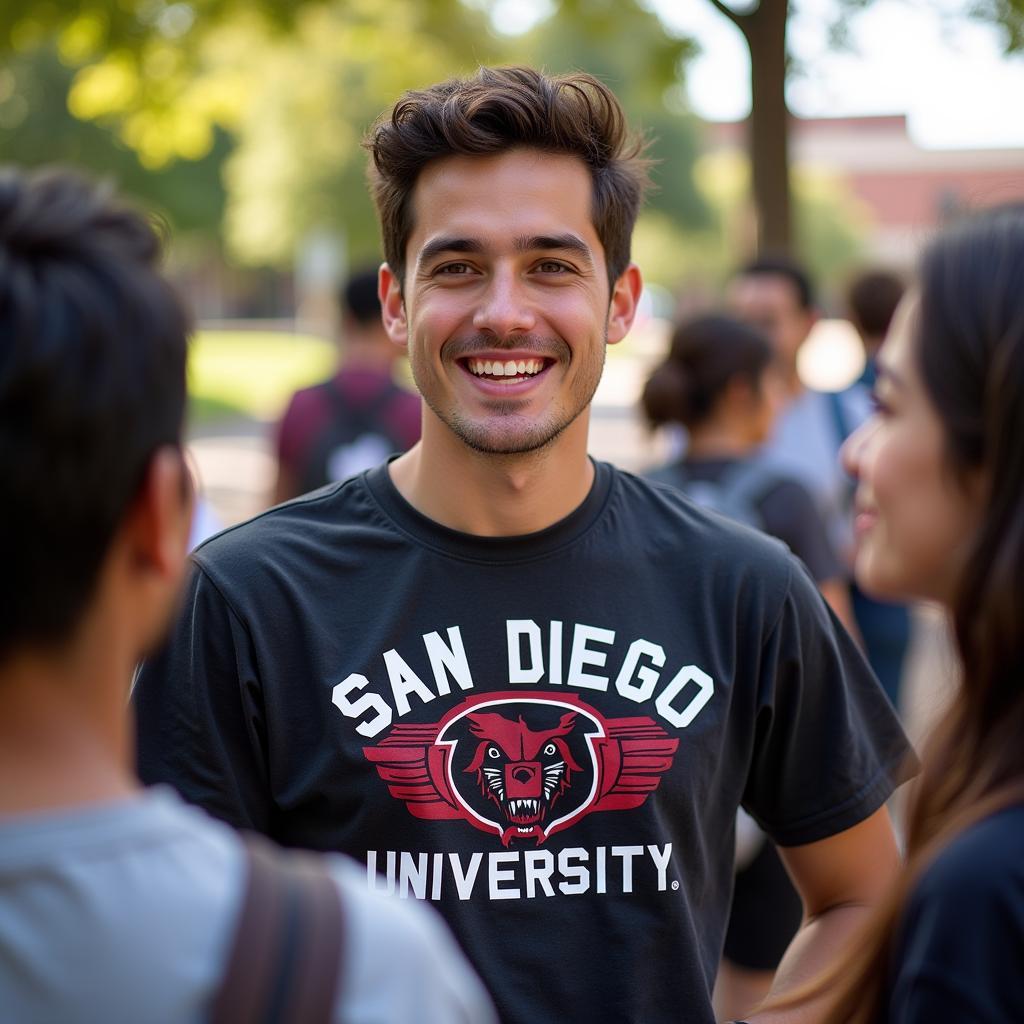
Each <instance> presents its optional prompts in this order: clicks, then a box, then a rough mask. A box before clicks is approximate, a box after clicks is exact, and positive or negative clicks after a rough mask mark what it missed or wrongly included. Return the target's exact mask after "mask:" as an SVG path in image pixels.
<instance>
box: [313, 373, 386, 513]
mask: <svg viewBox="0 0 1024 1024" xmlns="http://www.w3.org/2000/svg"><path fill="white" fill-rule="evenodd" d="M319 387H320V390H321V391H322V393H323V395H324V397H325V398H326V399H327V405H328V406H329V407H330V410H331V418H330V421H329V422H328V424H327V425H326V426H325V427H324V429H323V431H322V432H321V433H320V435H319V436H318V437H317V438H316V441H315V443H314V444H313V445H311V446H310V449H309V451H308V452H307V454H306V458H305V459H304V461H303V463H302V474H301V479H300V480H299V490H300V492H301V493H303V494H304V493H306V492H307V491H315V490H316V489H317V488H318V487H323V486H324V485H325V484H330V483H334V482H336V481H338V480H346V479H348V477H350V476H355V475H356V474H357V473H361V472H362V471H363V470H364V469H370V468H372V467H373V466H376V465H379V464H380V463H381V462H383V461H384V460H385V459H386V458H387V457H388V456H389V455H391V454H392V453H394V452H400V451H404V450H405V446H406V442H403V441H402V440H401V439H400V438H399V437H397V436H396V435H395V433H394V428H393V427H392V426H391V424H390V423H389V422H388V417H387V409H388V406H390V405H391V403H392V401H393V400H394V399H395V398H397V397H399V396H401V395H403V394H404V392H403V391H402V389H401V388H400V387H398V385H397V384H393V383H390V382H389V383H388V384H386V385H385V386H384V387H382V388H381V390H380V391H378V392H377V393H376V394H375V395H373V397H372V398H370V399H369V400H367V401H363V402H361V403H356V402H353V401H352V400H351V399H350V398H349V397H348V396H347V395H344V394H342V393H341V391H340V390H339V389H338V384H337V382H336V381H333V380H331V381H325V382H324V383H323V384H321V385H320V386H319Z"/></svg>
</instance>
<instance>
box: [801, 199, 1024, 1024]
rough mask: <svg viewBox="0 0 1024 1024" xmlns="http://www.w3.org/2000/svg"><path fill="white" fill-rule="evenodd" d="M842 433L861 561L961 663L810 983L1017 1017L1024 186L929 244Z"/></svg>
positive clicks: (1021, 879)
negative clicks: (862, 890)
mask: <svg viewBox="0 0 1024 1024" xmlns="http://www.w3.org/2000/svg"><path fill="white" fill-rule="evenodd" d="M876 398H877V404H878V411H877V413H876V414H875V416H874V417H873V418H872V419H871V420H870V421H869V422H868V423H867V424H865V425H864V426H862V427H861V428H860V429H859V430H858V431H857V432H856V433H855V434H854V435H853V436H852V437H851V438H850V440H849V441H848V442H847V444H846V446H845V448H844V453H843V454H844V462H845V465H846V467H847V468H848V469H849V470H850V472H851V473H853V474H854V475H855V476H856V478H857V480H858V486H857V495H856V507H857V519H856V536H857V550H856V563H855V566H856V574H857V579H858V581H859V582H860V584H861V585H862V586H863V587H864V588H865V589H866V590H868V591H869V592H871V593H873V594H876V595H878V596H880V597H885V598H923V599H926V600H931V601H938V602H941V603H942V604H944V605H946V606H947V607H948V608H949V610H950V612H951V614H952V617H953V623H954V627H955V633H956V640H957V646H958V648H959V653H960V656H961V658H962V661H963V681H962V683H961V686H960V688H959V691H958V693H957V694H956V696H955V699H954V701H953V703H952V705H951V707H950V708H949V710H948V712H947V713H946V714H945V717H944V718H943V719H942V721H941V722H940V724H939V725H938V727H937V728H936V730H935V732H934V733H933V735H932V737H931V739H930V741H929V743H928V745H927V747H926V750H925V754H924V757H923V761H924V768H923V771H922V774H921V777H920V780H919V783H918V785H917V789H916V796H915V799H914V802H913V805H912V808H911V813H910V820H909V862H908V865H907V868H906V871H905V873H904V875H903V877H902V881H901V883H900V884H899V886H898V887H897V889H896V890H895V891H894V892H893V894H892V896H891V898H890V900H889V902H888V905H887V906H885V907H884V909H883V910H882V911H880V912H879V914H878V916H877V918H876V919H875V921H874V923H873V925H872V926H871V927H870V929H869V930H868V931H867V932H866V933H865V935H864V937H863V939H862V941H861V943H860V945H859V947H858V948H857V949H856V952H855V954H854V955H853V956H852V957H850V958H848V959H847V960H846V961H845V962H840V963H839V964H838V965H837V966H836V968H835V969H834V970H833V971H832V972H831V973H830V975H828V976H827V977H825V978H824V979H822V980H821V981H820V982H819V983H818V984H817V985H816V986H815V987H814V989H813V990H812V991H811V992H809V993H808V994H807V998H818V999H820V1000H821V1001H822V1003H826V1004H827V1005H828V1006H829V1008H830V1010H829V1013H828V1015H827V1019H828V1020H829V1021H830V1022H832V1024H869V1022H871V1024H875V1022H879V1021H892V1022H897V1021H898V1022H900V1024H918V1022H920V1024H924V1022H928V1024H933V1022H935V1021H985V1022H986V1024H997V1022H1006V1024H1010V1022H1019V1021H1022V1020H1024V969H1022V968H1024V961H1022V950H1024V745H1022V743H1021V737H1022V736H1024V573H1022V566H1024V206H1013V207H1004V208H999V209H996V210H992V211H989V212H986V213H983V214H981V215H978V216H976V217H975V218H973V219H971V220H967V221H965V222H963V223H961V224H960V225H958V226H956V227H954V228H952V229H951V230H949V231H948V232H947V233H945V234H944V235H942V236H940V237H939V238H938V239H937V240H936V241H935V242H934V243H933V244H932V246H931V247H930V248H929V250H928V251H927V252H926V254H925V256H924V258H923V260H922V263H921V268H920V276H919V281H918V285H917V288H916V290H914V291H913V292H912V293H911V295H910V298H909V299H908V300H905V302H904V304H903V305H902V306H901V308H900V312H899V313H898V314H897V319H896V322H895V324H894V328H893V331H892V333H891V335H890V337H889V339H888V340H887V341H886V343H885V345H884V346H883V348H882V352H881V355H880V357H879V369H878V381H877V385H876Z"/></svg>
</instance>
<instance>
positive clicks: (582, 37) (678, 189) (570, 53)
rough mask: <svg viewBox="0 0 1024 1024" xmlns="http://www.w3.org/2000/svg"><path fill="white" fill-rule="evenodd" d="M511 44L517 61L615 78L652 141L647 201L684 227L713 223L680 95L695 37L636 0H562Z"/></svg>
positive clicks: (628, 109) (692, 129)
mask: <svg viewBox="0 0 1024 1024" xmlns="http://www.w3.org/2000/svg"><path fill="white" fill-rule="evenodd" d="M624 39H628V40H629V45H628V46H624V45H622V40H624ZM511 45H512V53H513V55H514V57H515V58H516V59H518V60H522V61H525V62H527V63H531V64H535V65H539V66H541V67H544V68H546V69H547V70H549V71H552V72H564V71H573V70H579V69H582V70H584V71H589V72H590V73H591V74H593V75H596V76H597V77H598V78H600V79H601V80H602V81H603V82H605V83H606V84H607V85H609V86H610V87H611V88H612V89H613V90H614V91H615V94H616V95H617V96H618V98H619V99H620V100H621V101H622V105H623V107H624V108H625V110H626V114H627V116H628V117H629V120H630V123H631V124H632V125H633V126H635V127H636V128H638V129H639V130H640V131H642V132H643V133H644V134H645V135H647V137H648V138H649V140H650V149H649V154H650V156H651V157H652V158H653V159H654V160H655V166H654V168H653V170H652V174H651V177H652V180H653V183H654V185H655V189H654V191H653V192H652V194H651V197H650V199H649V202H648V206H649V208H650V209H652V210H655V211H658V212H659V213H661V214H663V215H664V216H665V217H667V218H668V220H669V221H670V222H672V223H675V224H676V225H678V226H679V227H681V228H682V227H688V228H693V227H701V226H707V225H708V223H709V214H708V210H707V207H706V206H705V204H704V202H703V201H702V199H701V197H700V195H699V194H698V193H697V190H696V188H695V186H694V183H693V175H692V169H693V163H694V161H695V160H696V159H697V155H698V135H697V129H696V123H695V121H694V119H693V118H692V116H690V115H687V114H686V113H685V111H684V110H683V108H682V104H681V100H680V97H681V96H682V86H681V83H682V77H683V74H684V69H685V64H686V61H687V60H689V58H690V57H692V56H693V55H694V54H695V53H696V46H695V44H694V42H693V40H691V39H687V38H683V37H679V36H675V35H671V34H670V33H669V32H667V31H666V29H665V26H664V25H663V24H662V22H661V21H660V20H659V18H658V17H657V15H655V14H654V13H653V12H652V11H651V10H650V9H649V8H648V7H647V6H645V5H644V4H642V3H639V2H637V0H562V2H561V3H560V4H559V6H558V7H557V8H556V9H555V11H554V12H553V13H552V14H551V15H550V16H549V17H548V18H546V19H545V20H544V21H542V22H541V23H540V24H539V25H537V26H536V27H535V28H534V29H533V30H532V31H531V32H528V33H527V34H525V35H524V36H522V37H520V38H519V39H517V40H514V41H513V42H512V44H511Z"/></svg>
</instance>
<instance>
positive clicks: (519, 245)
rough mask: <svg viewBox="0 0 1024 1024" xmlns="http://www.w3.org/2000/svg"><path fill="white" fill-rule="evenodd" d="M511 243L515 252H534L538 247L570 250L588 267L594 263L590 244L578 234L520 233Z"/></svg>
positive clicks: (548, 249)
mask: <svg viewBox="0 0 1024 1024" xmlns="http://www.w3.org/2000/svg"><path fill="white" fill-rule="evenodd" d="M512 244H513V247H514V248H515V250H516V252H534V251H536V250H538V249H541V250H546V251H551V250H561V251H562V252H571V253H574V254H575V255H576V256H577V257H578V258H579V259H581V260H583V261H584V262H585V263H586V264H587V266H588V267H592V266H593V265H594V255H593V253H592V252H591V251H590V246H589V245H587V243H586V242H584V241H583V239H582V238H580V237H579V236H578V235H574V234H572V233H567V234H564V235H520V236H519V237H518V238H516V239H515V241H514V242H513V243H512Z"/></svg>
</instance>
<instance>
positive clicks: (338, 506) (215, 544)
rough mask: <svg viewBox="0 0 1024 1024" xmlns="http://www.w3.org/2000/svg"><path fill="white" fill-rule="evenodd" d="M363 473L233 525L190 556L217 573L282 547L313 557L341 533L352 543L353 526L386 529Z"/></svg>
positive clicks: (266, 559) (270, 557)
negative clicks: (345, 534)
mask: <svg viewBox="0 0 1024 1024" xmlns="http://www.w3.org/2000/svg"><path fill="white" fill-rule="evenodd" d="M365 475H366V474H365V473H361V474H359V475H357V476H354V477H350V478H349V479H347V480H343V481H341V482H340V483H332V484H327V485H326V486H325V487H321V488H319V489H318V490H315V491H310V492H309V493H308V494H303V495H300V496H299V497H297V498H293V499H291V500H290V501H286V502H284V503H283V504H281V505H275V506H273V507H272V508H269V509H266V510H265V511H263V512H260V513H259V514H257V515H255V516H253V517H252V518H251V519H247V520H245V521H243V522H241V523H237V524H235V525H234V526H230V527H228V528H227V529H226V530H222V531H221V532H220V533H218V534H215V535H214V536H213V537H211V538H210V539H209V540H207V541H205V542H204V543H203V544H201V545H200V546H199V547H198V548H196V550H195V551H194V552H193V553H192V561H193V562H194V564H195V565H196V566H198V568H199V569H201V570H203V571H204V572H206V573H207V575H210V576H212V577H214V578H217V577H219V576H221V575H223V574H225V573H227V574H234V573H235V572H236V571H237V570H238V567H239V566H241V565H244V566H245V567H246V569H247V570H248V571H254V570H257V569H258V567H259V566H260V565H267V564H270V563H272V562H273V561H274V560H275V559H277V558H280V557H281V556H282V553H283V552H291V553H292V554H293V555H295V556H302V557H312V556H314V555H315V553H316V551H317V549H318V548H319V549H321V550H322V549H323V548H324V546H327V545H330V544H332V543H335V542H336V541H337V540H338V539H339V537H340V535H341V534H342V533H347V542H348V543H352V542H354V541H355V540H356V538H354V537H353V536H352V534H351V531H352V530H353V529H359V528H360V527H362V528H363V529H365V530H369V531H379V530H382V529H387V518H386V516H384V515H383V514H382V512H381V510H380V508H379V506H378V505H377V503H376V502H375V500H374V498H373V494H372V492H371V490H370V488H368V487H367V486H366V483H365V480H364V477H365Z"/></svg>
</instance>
